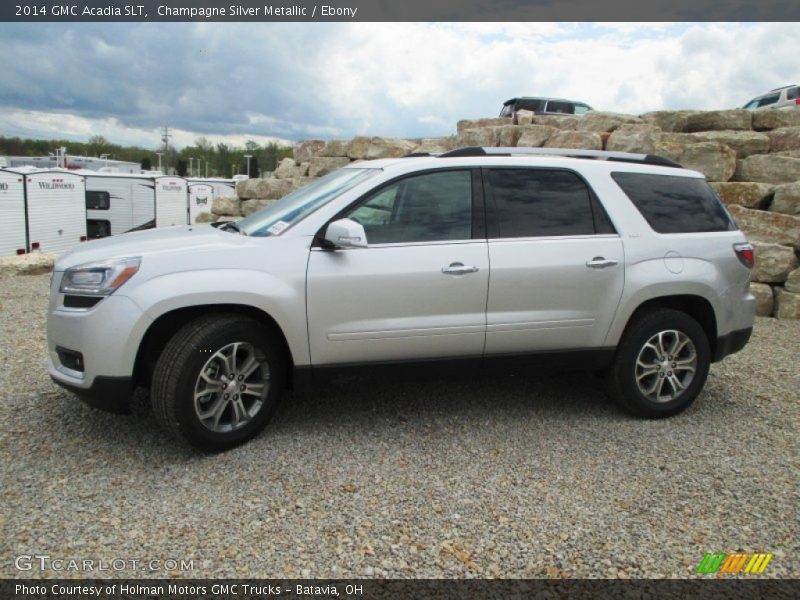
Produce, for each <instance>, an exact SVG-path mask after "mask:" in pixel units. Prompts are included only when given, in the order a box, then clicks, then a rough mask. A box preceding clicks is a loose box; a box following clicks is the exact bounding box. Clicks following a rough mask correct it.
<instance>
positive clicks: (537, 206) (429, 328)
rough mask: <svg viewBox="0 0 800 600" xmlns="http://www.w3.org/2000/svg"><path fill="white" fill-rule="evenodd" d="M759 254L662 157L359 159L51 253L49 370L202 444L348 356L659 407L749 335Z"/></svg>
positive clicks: (247, 421)
mask: <svg viewBox="0 0 800 600" xmlns="http://www.w3.org/2000/svg"><path fill="white" fill-rule="evenodd" d="M217 225H218V226H217ZM752 266H753V249H752V247H751V246H750V245H749V244H748V243H747V241H746V239H745V237H744V235H743V234H742V232H741V231H739V230H738V229H737V227H736V225H735V224H734V223H733V221H732V220H731V218H730V216H729V215H728V213H727V212H726V210H725V208H724V207H723V206H722V204H721V203H720V202H719V200H718V198H717V197H716V196H715V195H714V192H713V191H712V189H711V188H710V187H709V186H708V184H707V183H706V181H705V180H704V179H703V176H702V175H701V174H699V173H696V172H694V171H687V170H684V169H682V168H680V166H679V165H677V164H676V163H672V162H671V161H668V160H666V159H663V158H659V157H657V156H650V155H635V154H624V153H611V152H592V151H579V150H559V149H553V148H549V149H522V148H464V149H461V150H456V151H453V152H449V153H447V154H442V155H439V156H416V157H408V158H399V159H386V160H376V161H372V162H362V163H354V164H353V165H351V166H349V167H346V168H343V169H341V170H339V171H336V172H334V173H332V174H330V175H328V176H326V177H323V178H322V179H319V180H317V181H316V182H314V183H312V184H311V185H309V186H308V187H305V188H303V189H301V190H298V191H296V192H294V193H293V194H291V195H289V196H286V197H285V198H283V199H282V200H280V201H278V202H277V203H275V204H273V205H272V206H269V207H267V208H265V209H263V210H261V211H260V212H257V213H255V214H253V215H251V216H249V217H247V218H245V219H242V220H240V221H237V222H235V223H226V224H223V225H219V224H215V226H212V225H198V226H190V227H173V228H167V229H161V230H150V231H143V232H135V233H130V234H125V235H121V236H116V237H111V238H105V239H102V240H97V241H92V242H90V243H88V244H81V245H80V246H79V247H77V248H76V249H75V250H73V251H71V252H70V253H68V254H66V255H64V256H62V257H60V258H59V260H58V261H57V263H56V266H55V272H54V276H53V281H52V288H51V294H50V307H49V315H48V327H47V329H48V331H47V333H48V346H49V361H50V362H49V372H50V375H51V376H52V378H53V379H54V380H55V381H56V382H57V383H58V384H60V385H62V386H64V387H66V388H68V389H70V390H73V391H74V392H76V393H77V394H78V395H79V396H81V397H83V398H84V399H85V400H87V401H88V402H89V403H90V404H91V405H92V406H95V407H98V408H103V409H106V410H111V411H117V412H124V411H125V410H127V407H128V400H129V398H130V395H131V392H132V390H133V389H134V388H135V387H138V386H145V387H148V388H149V389H150V396H151V400H152V405H153V409H154V412H155V414H156V416H157V418H158V420H159V421H160V422H161V423H162V424H163V426H164V427H165V428H166V429H167V430H169V431H171V432H172V433H174V434H176V435H177V436H179V437H182V438H184V439H186V440H188V442H190V443H191V444H193V445H194V446H196V447H199V448H202V449H206V450H222V449H226V448H229V447H232V446H234V445H236V444H239V443H242V442H243V441H245V440H247V439H249V438H251V437H253V436H254V435H256V434H257V433H258V432H259V431H260V430H261V429H262V428H263V427H264V426H265V425H266V423H267V421H268V419H269V417H270V415H271V414H272V412H273V410H274V408H275V406H276V403H277V402H278V399H279V398H280V396H281V394H282V393H283V392H284V390H286V389H287V388H292V389H297V388H298V387H300V386H302V385H304V384H305V383H307V382H309V380H311V379H315V380H319V378H320V377H322V376H323V375H325V374H328V373H331V372H336V371H338V370H341V369H343V368H350V367H353V366H356V365H370V366H371V367H372V368H376V367H377V366H378V365H381V366H384V367H393V366H394V367H399V366H408V365H413V366H414V368H419V367H420V366H422V365H424V364H427V365H434V366H435V368H437V369H439V368H441V366H442V365H444V364H458V365H462V366H463V365H467V366H468V367H469V368H470V369H472V368H474V367H481V368H489V367H503V366H505V367H507V366H508V365H510V364H514V365H515V366H516V368H520V366H521V367H522V368H524V369H534V368H537V367H541V366H543V365H545V366H548V367H557V368H561V369H578V370H591V371H598V372H601V373H604V374H605V379H606V381H607V383H608V388H609V390H610V393H611V396H612V397H613V398H614V399H616V400H617V401H618V402H619V403H620V404H621V405H622V406H623V407H624V408H626V409H628V410H629V411H631V412H633V413H635V414H637V415H641V416H645V417H665V416H669V415H674V414H676V413H678V412H680V411H682V410H683V409H685V408H686V407H687V406H689V405H690V404H691V403H692V401H694V399H695V398H696V397H697V395H698V394H699V393H700V391H701V389H702V387H703V385H704V383H705V380H706V376H707V375H708V370H709V365H710V363H711V362H714V361H719V360H721V359H722V358H723V357H725V356H726V355H728V354H730V353H732V352H736V351H738V350H740V349H741V348H742V347H743V346H744V345H745V344H746V343H747V340H748V339H749V337H750V333H751V330H752V325H753V315H754V304H755V301H754V298H753V296H752V295H751V294H750V292H749V291H748V283H749V279H750V271H751V268H752ZM445 359H446V360H445Z"/></svg>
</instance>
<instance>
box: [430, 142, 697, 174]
mask: <svg viewBox="0 0 800 600" xmlns="http://www.w3.org/2000/svg"><path fill="white" fill-rule="evenodd" d="M463 156H563V157H566V158H593V159H596V160H611V161H617V162H629V163H641V164H646V165H659V166H662V167H676V168H679V169H682V168H683V165H681V164H680V163H677V162H675V161H674V160H670V159H668V158H664V157H663V156H658V155H655V154H634V153H631V152H610V151H608V150H578V149H575V148H515V147H508V148H502V147H501V148H486V147H484V148H481V147H480V146H468V147H466V148H458V149H457V150H451V151H450V152H445V153H444V154H440V155H439V158H455V157H463Z"/></svg>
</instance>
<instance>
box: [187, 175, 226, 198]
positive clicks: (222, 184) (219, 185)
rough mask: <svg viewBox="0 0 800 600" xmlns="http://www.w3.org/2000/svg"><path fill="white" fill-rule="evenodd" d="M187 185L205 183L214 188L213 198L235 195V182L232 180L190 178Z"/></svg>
mask: <svg viewBox="0 0 800 600" xmlns="http://www.w3.org/2000/svg"><path fill="white" fill-rule="evenodd" d="M188 181H189V185H192V184H193V183H205V184H207V185H210V186H211V187H212V188H214V198H220V197H222V196H235V195H236V182H235V181H234V180H233V179H223V178H222V177H206V178H203V177H190V178H189V179H188Z"/></svg>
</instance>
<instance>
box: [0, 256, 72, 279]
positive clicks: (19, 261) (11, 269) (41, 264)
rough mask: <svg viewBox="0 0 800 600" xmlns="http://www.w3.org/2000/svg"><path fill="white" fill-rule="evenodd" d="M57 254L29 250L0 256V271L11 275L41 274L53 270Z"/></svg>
mask: <svg viewBox="0 0 800 600" xmlns="http://www.w3.org/2000/svg"><path fill="white" fill-rule="evenodd" d="M57 256H58V255H57V254H53V253H49V252H31V253H30V254H22V255H20V256H4V257H2V258H0V273H10V274H13V275H43V274H44V273H49V272H50V271H52V270H53V264H54V263H55V261H56V257H57Z"/></svg>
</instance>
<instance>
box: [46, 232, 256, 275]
mask: <svg viewBox="0 0 800 600" xmlns="http://www.w3.org/2000/svg"><path fill="white" fill-rule="evenodd" d="M246 240H247V238H246V237H245V236H243V235H239V234H237V233H235V232H232V231H220V230H219V229H217V228H216V227H212V226H211V225H208V224H202V225H188V226H182V227H165V228H163V229H148V230H146V231H133V232H130V233H123V234H122V235H115V236H113V237H107V238H102V239H99V240H92V241H89V242H85V243H83V244H80V245H79V246H75V247H74V248H73V249H72V250H70V251H69V252H67V253H66V254H62V255H61V256H59V257H58V259H57V260H56V265H55V270H56V271H64V270H65V269H68V268H70V267H74V266H77V265H81V264H84V263H89V262H95V261H99V260H108V259H111V258H122V257H126V256H142V257H145V256H153V255H158V254H161V253H174V252H175V251H180V252H196V251H198V250H201V249H202V250H213V249H214V248H215V247H218V248H220V249H222V248H229V247H231V246H240V245H242V244H244V243H246Z"/></svg>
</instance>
